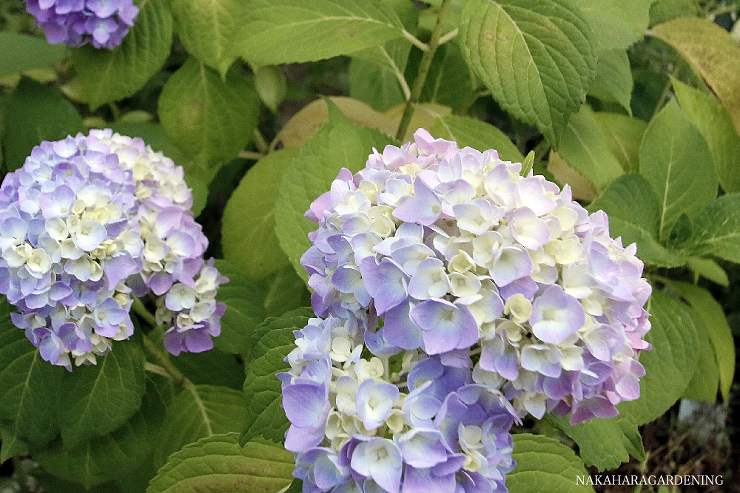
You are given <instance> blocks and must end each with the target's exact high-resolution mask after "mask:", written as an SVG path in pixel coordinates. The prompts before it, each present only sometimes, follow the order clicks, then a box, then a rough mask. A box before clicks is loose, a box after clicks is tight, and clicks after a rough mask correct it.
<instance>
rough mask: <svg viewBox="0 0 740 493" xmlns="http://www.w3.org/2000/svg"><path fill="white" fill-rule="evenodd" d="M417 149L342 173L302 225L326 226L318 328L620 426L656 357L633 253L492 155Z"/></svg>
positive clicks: (537, 405) (599, 219) (537, 410)
mask: <svg viewBox="0 0 740 493" xmlns="http://www.w3.org/2000/svg"><path fill="white" fill-rule="evenodd" d="M414 137H415V142H413V143H407V144H405V145H404V146H403V147H401V148H398V147H394V146H388V147H386V148H385V149H384V150H383V152H382V153H380V152H377V151H376V152H375V153H374V154H372V155H371V156H370V157H369V159H368V161H367V164H366V167H365V168H364V169H363V170H361V171H360V172H359V173H357V174H355V175H353V174H352V173H351V172H350V171H348V170H346V169H344V170H342V171H341V172H340V173H339V175H338V177H337V179H336V180H335V181H334V182H333V183H332V186H331V190H330V191H329V192H327V193H325V194H323V195H322V196H321V197H319V198H318V199H317V200H316V201H315V202H314V203H313V204H312V205H311V208H310V210H309V211H308V212H307V213H306V216H307V217H309V218H310V219H312V220H313V221H315V222H317V223H318V225H319V228H318V230H317V231H315V232H313V233H311V235H310V239H311V241H312V243H313V246H312V247H311V248H310V249H309V250H308V251H307V252H306V253H305V254H304V255H303V257H302V259H301V262H302V264H303V265H304V267H305V268H306V269H307V271H308V272H309V276H310V277H309V284H310V286H311V287H312V288H313V290H314V292H313V296H312V304H313V308H314V311H315V313H316V314H317V316H319V317H324V318H326V317H337V318H339V319H346V320H351V321H353V322H352V323H354V324H356V325H357V326H358V327H359V328H360V329H359V330H360V333H361V334H362V335H361V337H362V338H363V340H364V344H365V345H366V347H367V349H368V350H369V351H370V352H371V353H372V354H373V355H375V356H377V357H380V358H385V357H388V356H390V355H394V354H398V353H400V352H401V351H403V350H405V351H417V352H419V353H424V354H426V355H429V356H430V357H433V358H434V360H435V361H438V362H439V364H441V365H442V366H444V367H445V368H452V369H463V370H470V371H471V374H472V379H473V383H474V384H476V385H480V386H483V387H485V388H487V389H489V390H490V391H495V390H500V391H502V392H503V393H504V394H505V396H506V397H507V398H508V399H509V400H510V401H511V402H512V404H513V406H514V408H515V409H516V410H517V412H518V413H519V414H520V415H521V416H524V415H525V414H526V413H527V412H529V413H531V414H532V415H534V416H535V417H538V418H540V417H542V416H543V415H544V413H545V412H546V411H548V410H552V411H555V412H557V413H560V414H567V413H568V412H572V415H571V423H578V422H580V421H583V420H586V419H589V418H592V417H595V416H598V417H608V416H614V415H616V414H617V409H616V407H615V405H616V404H617V403H618V402H620V401H624V400H633V399H636V398H637V397H638V396H639V382H638V379H639V377H640V376H642V375H643V374H644V369H643V367H642V366H641V365H640V363H639V362H638V361H637V355H638V353H639V351H641V350H644V349H648V348H649V347H650V346H649V344H648V343H647V342H645V341H644V340H643V336H644V335H645V334H646V332H647V331H648V330H649V328H650V324H649V321H648V313H647V312H646V311H645V310H644V309H643V305H644V304H645V302H646V301H647V299H648V297H649V295H650V293H651V288H650V285H649V284H648V283H647V281H646V280H645V279H643V278H642V277H641V276H642V269H643V264H642V262H641V261H640V260H639V259H637V258H636V257H635V250H636V247H635V245H630V246H628V247H623V246H622V244H621V240H620V239H616V240H615V239H612V238H610V236H609V226H608V218H607V216H606V214H604V213H603V212H601V211H600V212H596V213H593V214H589V213H588V212H587V211H586V210H585V209H584V208H583V207H582V206H580V205H579V204H578V203H576V202H574V201H573V200H572V196H571V191H570V188H569V187H568V186H565V187H563V189H562V190H561V189H560V188H559V187H558V186H557V185H555V184H554V183H551V182H548V181H546V180H545V179H544V178H543V177H542V176H536V175H533V174H532V173H529V174H528V175H527V176H521V174H520V172H521V164H519V163H511V162H505V161H502V160H501V159H499V156H498V153H497V152H496V151H495V150H488V151H486V152H479V151H477V150H474V149H471V148H465V149H458V147H457V145H456V143H454V142H449V141H446V140H441V139H438V140H435V139H433V138H432V137H431V135H429V133H428V132H426V131H424V130H419V131H417V133H416V134H415V136H414Z"/></svg>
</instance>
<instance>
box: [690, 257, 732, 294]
mask: <svg viewBox="0 0 740 493" xmlns="http://www.w3.org/2000/svg"><path fill="white" fill-rule="evenodd" d="M686 267H688V268H689V269H691V271H692V272H693V273H694V276H695V281H694V282H696V281H698V276H702V277H705V278H707V279H709V280H710V281H712V282H716V283H717V284H719V285H720V286H724V287H728V286H729V285H730V280H729V278H728V277H727V272H726V271H725V269H723V268H722V267H721V266H720V265H719V264H718V263H717V262H715V261H714V260H712V259H711V258H707V257H689V258H688V259H686Z"/></svg>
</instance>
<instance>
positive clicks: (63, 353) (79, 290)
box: [0, 130, 226, 369]
mask: <svg viewBox="0 0 740 493" xmlns="http://www.w3.org/2000/svg"><path fill="white" fill-rule="evenodd" d="M191 205H192V196H191V194H190V190H189V189H188V188H187V185H186V184H185V181H184V180H183V172H182V168H180V167H178V166H175V164H174V163H173V162H172V160H170V159H168V158H166V157H164V156H163V155H162V153H155V152H153V151H152V150H151V148H149V147H148V146H145V144H144V142H143V141H142V140H141V139H138V138H137V139H132V138H130V137H124V136H121V135H119V134H114V133H113V132H112V131H111V130H93V131H91V132H90V135H89V136H84V135H82V134H78V135H77V136H76V137H67V138H66V139H64V140H60V141H57V142H43V143H42V144H41V145H39V146H37V147H35V148H34V149H33V151H32V152H31V155H30V156H29V157H28V158H27V159H26V162H25V164H24V165H23V167H22V168H21V169H19V170H17V171H15V172H13V173H9V174H8V175H6V177H5V179H4V181H3V183H2V186H0V251H1V252H2V256H1V257H0V293H2V294H5V295H6V296H7V299H8V301H9V302H10V303H11V304H13V305H15V306H16V308H17V309H18V311H19V313H13V314H11V316H12V319H13V322H14V323H15V325H16V326H18V327H20V328H23V329H25V330H26V335H27V336H28V338H29V339H30V340H31V342H33V344H34V345H36V346H37V347H39V349H40V351H41V356H42V357H43V359H45V360H47V361H50V362H51V363H53V364H55V365H61V366H65V367H67V368H68V369H71V367H72V361H74V362H75V364H77V365H80V364H85V363H93V364H94V363H95V362H96V357H97V356H102V355H104V354H106V353H108V352H109V351H110V350H111V348H112V342H113V341H116V340H122V339H127V338H128V337H130V336H131V335H132V334H133V330H134V326H133V323H132V320H131V317H130V315H129V311H130V309H131V305H132V300H133V298H132V296H139V297H141V296H144V295H146V294H147V293H149V292H153V293H154V294H155V295H156V296H157V297H159V299H160V300H162V301H160V302H158V305H159V306H158V309H157V313H156V318H157V321H158V323H160V324H165V325H171V326H172V327H171V328H170V329H169V330H167V332H166V333H165V336H164V344H165V346H166V347H167V349H168V350H169V351H170V352H172V353H173V354H178V353H179V352H180V351H194V352H198V351H204V350H206V349H209V348H211V347H212V346H213V342H212V341H211V337H212V336H217V335H218V334H219V333H220V325H219V318H220V316H221V315H222V314H223V311H224V306H223V304H221V303H217V302H216V300H215V293H216V290H217V288H218V286H219V284H222V283H223V282H226V279H225V278H224V277H222V276H220V275H219V274H218V271H217V270H216V269H215V268H214V267H213V263H212V262H209V263H206V262H205V261H204V259H203V253H204V252H205V249H206V247H207V240H206V238H205V236H204V235H203V233H202V231H201V228H200V226H199V225H198V223H196V222H195V220H194V219H193V215H192V212H191V211H190V207H191Z"/></svg>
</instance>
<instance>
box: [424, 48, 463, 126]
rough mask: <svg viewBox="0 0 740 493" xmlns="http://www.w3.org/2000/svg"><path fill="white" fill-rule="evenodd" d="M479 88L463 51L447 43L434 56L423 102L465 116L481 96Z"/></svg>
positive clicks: (425, 85) (425, 84)
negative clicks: (448, 108)
mask: <svg viewBox="0 0 740 493" xmlns="http://www.w3.org/2000/svg"><path fill="white" fill-rule="evenodd" d="M412 70H413V69H412ZM412 73H413V72H412ZM476 88H477V87H476V83H475V82H473V77H472V74H471V73H470V70H469V69H468V66H467V64H466V62H465V59H464V58H463V55H462V51H460V48H459V47H458V45H457V44H456V43H447V44H444V45H442V46H440V47H439V48H438V49H437V52H436V53H435V54H434V58H433V59H432V66H431V67H430V68H429V74H428V75H427V79H426V81H425V83H424V88H423V90H422V92H421V99H420V100H421V102H432V103H437V104H441V105H444V106H449V107H450V108H452V110H453V112H459V113H465V112H467V110H468V106H469V105H470V102H471V101H474V100H475V99H476V98H477V96H478V95H477V94H475V89H476ZM414 130H415V129H414Z"/></svg>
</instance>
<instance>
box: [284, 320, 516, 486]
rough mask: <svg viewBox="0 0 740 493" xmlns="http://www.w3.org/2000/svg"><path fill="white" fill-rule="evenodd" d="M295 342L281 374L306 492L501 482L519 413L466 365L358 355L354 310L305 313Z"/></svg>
mask: <svg viewBox="0 0 740 493" xmlns="http://www.w3.org/2000/svg"><path fill="white" fill-rule="evenodd" d="M296 345H297V347H296V348H295V349H294V350H293V351H292V352H291V353H290V354H289V355H288V357H287V358H286V360H287V361H288V362H289V363H290V366H291V370H290V371H289V372H287V373H282V374H279V375H278V378H280V380H281V381H282V388H283V407H284V409H285V413H286V415H287V417H288V419H289V420H290V422H291V426H290V428H289V430H288V432H287V433H286V443H285V447H286V448H287V449H288V450H290V451H292V452H294V453H295V457H296V470H295V472H294V475H295V476H296V477H297V478H299V479H301V480H303V491H305V492H307V493H308V492H317V493H318V492H326V491H334V492H357V493H360V492H362V491H378V492H380V491H387V492H390V493H399V492H401V491H403V492H412V493H426V492H428V491H455V488H456V485H458V484H459V485H463V486H464V489H465V490H466V491H469V492H489V493H492V492H505V491H507V490H506V487H505V484H504V482H505V477H506V474H507V473H508V472H509V471H511V470H512V469H513V467H514V461H513V459H512V451H513V439H512V436H511V434H510V429H511V426H512V424H513V423H514V422H515V421H517V420H518V417H517V415H516V412H515V411H514V409H513V407H512V406H511V404H509V402H508V401H507V400H506V399H505V397H504V396H503V394H502V393H501V392H499V391H497V390H495V389H491V388H488V387H485V386H483V385H478V384H476V383H475V382H474V381H473V375H472V371H471V369H469V368H455V367H450V366H445V365H443V364H442V363H441V361H440V360H439V358H438V357H435V356H427V355H425V354H423V353H421V352H419V351H417V350H409V351H406V352H405V353H403V354H399V355H397V356H394V357H392V358H379V357H377V356H373V355H372V354H363V350H364V349H366V348H365V346H364V345H363V329H361V328H360V327H359V326H358V325H357V323H356V319H355V318H349V319H341V318H335V317H332V316H329V317H328V318H326V319H318V318H315V319H311V320H310V321H309V322H308V325H307V326H306V327H305V328H303V329H302V330H300V331H296ZM465 485H467V488H465ZM476 485H477V486H476Z"/></svg>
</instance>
